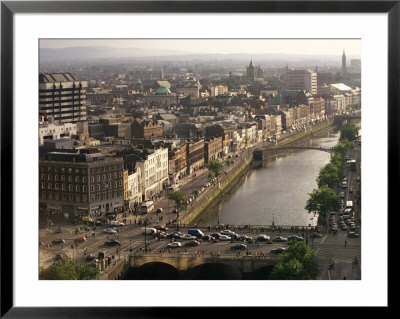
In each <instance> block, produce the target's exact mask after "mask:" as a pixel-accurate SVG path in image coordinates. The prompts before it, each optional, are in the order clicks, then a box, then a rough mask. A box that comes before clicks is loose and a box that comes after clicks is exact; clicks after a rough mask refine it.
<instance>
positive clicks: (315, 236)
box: [310, 233, 322, 238]
mask: <svg viewBox="0 0 400 319" xmlns="http://www.w3.org/2000/svg"><path fill="white" fill-rule="evenodd" d="M310 237H311V238H322V235H321V234H319V233H311V234H310Z"/></svg>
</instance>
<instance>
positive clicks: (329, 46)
mask: <svg viewBox="0 0 400 319" xmlns="http://www.w3.org/2000/svg"><path fill="white" fill-rule="evenodd" d="M87 46H108V47H115V48H143V49H163V50H174V51H182V52H184V53H200V54H201V53H214V54H215V53H217V54H218V53H222V54H230V53H251V54H258V53H260V54H266V53H272V54H310V55H338V54H341V53H342V52H343V50H345V52H346V55H347V56H349V55H351V56H359V57H361V40H360V39H234V40H232V39H41V40H40V48H66V47H87Z"/></svg>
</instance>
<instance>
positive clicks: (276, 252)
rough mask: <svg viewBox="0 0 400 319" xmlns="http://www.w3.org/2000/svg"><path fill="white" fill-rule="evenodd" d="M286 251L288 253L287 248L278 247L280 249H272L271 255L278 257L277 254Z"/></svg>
mask: <svg viewBox="0 0 400 319" xmlns="http://www.w3.org/2000/svg"><path fill="white" fill-rule="evenodd" d="M285 251H286V249H285V248H283V247H278V248H275V249H272V250H271V253H272V254H276V255H277V254H281V253H284V252H285Z"/></svg>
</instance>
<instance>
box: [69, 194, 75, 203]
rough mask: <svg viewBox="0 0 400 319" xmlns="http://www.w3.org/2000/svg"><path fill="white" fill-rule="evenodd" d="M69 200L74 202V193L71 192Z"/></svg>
mask: <svg viewBox="0 0 400 319" xmlns="http://www.w3.org/2000/svg"><path fill="white" fill-rule="evenodd" d="M69 201H70V202H73V201H74V195H72V194H69Z"/></svg>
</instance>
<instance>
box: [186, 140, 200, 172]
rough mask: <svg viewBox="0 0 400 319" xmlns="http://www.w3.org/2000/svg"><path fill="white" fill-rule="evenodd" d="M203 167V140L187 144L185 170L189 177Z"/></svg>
mask: <svg viewBox="0 0 400 319" xmlns="http://www.w3.org/2000/svg"><path fill="white" fill-rule="evenodd" d="M203 165H204V139H199V140H197V141H193V142H188V143H187V145H186V169H187V174H188V175H190V174H192V173H194V172H196V171H197V170H199V169H200V167H202V166H203Z"/></svg>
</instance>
